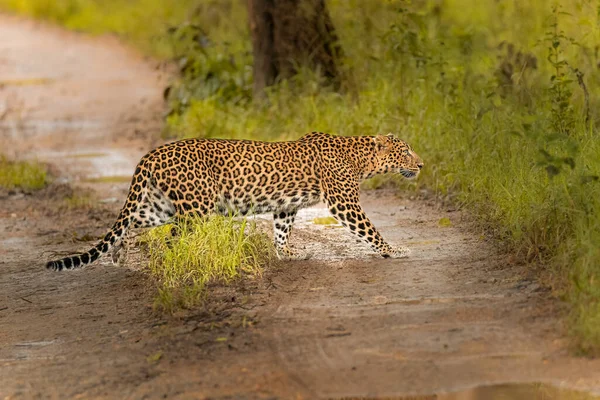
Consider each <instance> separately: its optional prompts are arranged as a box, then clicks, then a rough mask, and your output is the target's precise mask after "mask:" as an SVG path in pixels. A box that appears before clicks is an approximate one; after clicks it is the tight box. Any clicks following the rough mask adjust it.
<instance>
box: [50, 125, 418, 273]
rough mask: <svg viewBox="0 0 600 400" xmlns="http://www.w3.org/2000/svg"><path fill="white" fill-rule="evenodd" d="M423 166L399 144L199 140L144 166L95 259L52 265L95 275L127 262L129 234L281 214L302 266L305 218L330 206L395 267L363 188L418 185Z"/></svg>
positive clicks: (393, 252) (150, 158) (280, 243)
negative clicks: (298, 222) (105, 262)
mask: <svg viewBox="0 0 600 400" xmlns="http://www.w3.org/2000/svg"><path fill="white" fill-rule="evenodd" d="M422 168H423V161H422V159H421V158H420V157H419V156H418V155H417V154H416V153H415V152H414V150H413V149H412V147H411V146H410V145H409V144H408V143H406V142H405V141H404V140H402V139H399V138H397V137H396V136H395V135H393V134H391V133H390V134H387V135H382V134H377V135H365V136H338V135H332V134H328V133H323V132H311V133H308V134H306V135H304V136H302V137H301V138H299V139H297V140H293V141H280V142H262V141H252V140H235V139H216V138H195V139H185V140H179V141H175V142H171V143H167V144H164V145H161V146H159V147H157V148H155V149H154V150H151V151H150V152H148V153H147V154H146V155H145V156H143V157H142V158H141V160H140V161H139V163H138V164H137V166H136V168H135V172H134V174H133V177H132V179H131V185H130V188H129V192H128V194H127V197H126V201H125V204H124V205H123V207H122V209H121V211H120V212H119V214H118V217H117V220H116V222H115V223H114V225H113V226H112V228H111V229H110V230H109V231H108V233H106V235H105V236H104V237H103V239H101V240H100V242H99V243H98V244H96V245H95V246H94V247H93V248H92V249H90V250H89V251H87V252H85V253H82V254H78V255H74V256H70V257H66V258H62V259H59V260H55V261H49V262H48V263H47V264H46V267H47V268H48V269H50V270H54V271H62V270H72V269H76V268H80V267H84V266H87V265H89V264H91V263H93V262H95V261H96V260H98V259H99V258H100V257H101V256H102V255H104V254H106V253H109V252H110V254H111V255H112V259H113V262H115V263H116V262H118V260H119V251H120V249H121V248H122V246H123V239H124V236H125V234H126V233H127V232H128V230H131V229H134V228H152V227H157V226H161V225H165V224H169V223H174V222H175V223H176V221H180V220H181V219H182V218H183V219H185V218H186V217H190V216H201V217H208V216H209V215H211V214H225V215H226V214H229V215H231V214H232V213H235V215H241V216H243V215H248V214H264V213H272V215H273V237H274V239H273V241H274V246H275V250H276V254H277V255H278V256H279V257H280V258H282V259H294V258H295V257H298V253H297V252H296V251H293V250H292V249H291V248H290V246H289V244H288V243H289V239H290V235H291V232H292V227H293V224H294V220H295V217H296V214H297V213H298V211H299V210H300V209H303V208H306V207H310V206H312V205H315V204H317V203H319V202H324V203H325V205H326V206H327V208H328V210H329V212H330V213H331V215H332V216H333V217H334V218H335V219H336V220H337V221H338V222H339V223H341V224H342V225H343V226H345V227H346V228H347V230H349V231H350V232H351V233H352V234H354V235H356V236H357V237H358V238H360V239H362V240H363V241H365V242H366V243H368V244H369V245H370V246H371V247H372V248H373V250H374V251H375V252H378V253H379V254H380V255H381V256H383V257H385V258H388V257H392V258H403V257H407V256H408V255H409V253H410V250H409V249H408V248H406V247H399V248H396V249H395V248H392V246H391V245H389V244H388V243H387V242H386V241H385V240H384V239H383V237H382V236H381V234H380V233H379V232H378V231H377V229H376V228H375V226H374V225H373V223H372V222H371V221H370V220H369V218H368V217H367V215H366V214H365V212H364V210H363V208H362V207H361V204H360V201H359V196H360V183H361V182H362V181H363V180H365V179H368V178H371V177H373V176H375V175H380V174H387V173H396V174H400V175H401V176H403V177H404V178H407V179H413V178H415V177H416V176H417V175H418V174H419V173H420V171H421V169H422Z"/></svg>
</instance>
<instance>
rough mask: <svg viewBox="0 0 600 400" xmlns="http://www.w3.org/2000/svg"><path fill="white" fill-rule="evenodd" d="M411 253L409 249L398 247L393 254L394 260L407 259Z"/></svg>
mask: <svg viewBox="0 0 600 400" xmlns="http://www.w3.org/2000/svg"><path fill="white" fill-rule="evenodd" d="M410 253H411V250H410V249H409V248H408V247H404V246H400V247H396V248H395V249H394V252H393V253H392V258H407V257H409V256H410Z"/></svg>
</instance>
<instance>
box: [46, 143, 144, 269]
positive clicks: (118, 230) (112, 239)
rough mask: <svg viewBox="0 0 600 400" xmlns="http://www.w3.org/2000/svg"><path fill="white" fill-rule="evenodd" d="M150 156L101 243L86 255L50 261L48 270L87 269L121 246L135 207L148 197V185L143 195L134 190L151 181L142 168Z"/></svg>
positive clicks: (135, 175) (142, 162)
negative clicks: (115, 247)
mask: <svg viewBox="0 0 600 400" xmlns="http://www.w3.org/2000/svg"><path fill="white" fill-rule="evenodd" d="M150 156H151V153H149V154H147V155H146V156H144V157H143V158H142V159H141V160H140V162H139V164H138V167H137V168H136V171H135V174H134V175H133V179H132V182H131V187H130V188H129V194H128V195H127V201H126V202H125V205H123V208H122V209H121V212H120V213H119V216H118V217H117V221H116V222H115V223H114V225H113V227H112V228H111V229H110V231H108V233H107V234H106V235H105V236H104V238H103V239H102V240H101V241H100V243H98V244H97V245H96V246H94V247H92V248H91V249H90V250H88V251H86V252H85V253H81V254H78V255H74V256H71V257H65V258H62V259H60V260H55V261H50V262H48V263H47V264H46V268H48V269H51V270H54V271H62V270H64V269H74V268H81V267H85V266H86V265H88V264H91V263H93V262H94V261H96V260H97V259H98V258H100V256H102V255H103V254H105V253H108V252H109V251H110V250H111V249H112V248H113V247H114V246H121V241H122V239H123V237H124V236H125V233H126V232H127V229H128V228H129V227H130V225H131V222H132V214H133V213H135V212H136V211H137V210H136V207H135V205H137V204H139V203H141V202H143V200H144V198H145V197H146V196H147V192H148V190H147V185H144V188H143V189H141V193H139V194H138V193H136V191H134V190H132V189H133V188H134V186H135V185H139V183H140V182H141V181H143V180H150V175H149V174H146V172H145V170H143V168H142V167H144V168H146V167H147V166H148V163H149V158H150ZM143 171H144V172H143ZM138 196H139V198H138Z"/></svg>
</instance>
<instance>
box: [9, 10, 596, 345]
mask: <svg viewBox="0 0 600 400" xmlns="http://www.w3.org/2000/svg"><path fill="white" fill-rule="evenodd" d="M7 1H9V2H15V1H16V0H0V4H2V2H7ZM71 1H75V0H71ZM81 1H83V0H81ZM90 2H91V1H90ZM144 2H150V3H153V4H154V6H152V7H148V8H147V10H146V11H147V12H150V13H153V12H155V11H152V10H157V9H158V10H159V9H160V6H158V5H157V4H166V2H164V3H163V2H160V1H158V0H144V1H142V0H138V1H137V2H125V1H124V0H111V1H109V2H108V3H110V4H111V5H112V7H111V13H113V14H114V15H113V17H111V18H117V17H116V16H117V15H121V16H124V15H127V16H129V17H131V16H134V17H133V18H130V19H129V20H128V19H127V18H122V19H120V20H122V21H124V24H125V25H127V26H128V27H127V28H125V29H124V31H128V32H129V31H131V32H136V31H137V30H138V28H137V27H136V24H137V23H138V22H136V21H137V20H136V18H139V17H136V14H134V12H133V9H135V10H136V12H140V10H139V8H140V7H139V5H140V4H142V3H144ZM21 3H27V4H38V3H43V1H42V0H21ZM182 4H184V6H182V8H186V7H191V8H189V9H193V8H194V7H197V8H196V9H198V10H201V11H200V12H197V13H183V12H182V13H181V14H172V19H171V20H170V21H171V22H172V23H174V24H175V25H176V28H175V29H171V30H170V33H167V31H166V30H164V27H165V26H166V24H165V23H164V22H165V21H167V20H168V18H163V19H164V21H163V23H162V24H158V25H156V26H152V27H148V26H145V27H144V29H151V30H152V31H153V33H152V34H150V35H146V36H144V37H146V38H148V37H152V38H155V37H162V39H161V40H162V42H163V43H170V47H169V49H170V51H171V55H173V56H174V57H175V58H176V60H177V62H178V65H180V66H181V76H180V80H179V81H178V82H176V83H175V84H174V85H173V86H172V87H171V90H170V93H169V104H170V107H171V113H170V114H169V117H168V125H169V127H170V134H171V135H173V136H175V137H192V136H193V137H231V138H251V139H261V140H279V139H293V138H297V137H299V136H301V135H302V134H304V133H305V132H308V131H313V130H322V131H327V132H332V133H337V134H342V135H360V134H375V133H381V132H385V133H387V132H390V131H392V132H398V133H399V134H400V135H401V137H403V138H405V139H406V140H407V141H408V142H409V143H411V144H412V145H413V147H414V148H415V150H416V151H417V152H418V153H419V154H420V155H421V156H422V157H423V159H424V161H425V168H424V171H423V176H422V178H421V180H420V181H419V185H422V184H425V185H427V186H429V187H430V188H432V189H434V190H435V191H437V192H438V193H440V194H445V193H450V192H451V193H455V194H458V200H459V201H460V202H461V203H462V204H463V205H464V206H465V207H466V208H468V209H470V210H472V212H473V213H474V214H475V215H477V216H479V218H480V220H481V221H482V223H483V224H485V226H486V227H487V228H488V229H489V230H490V231H492V232H493V233H494V235H495V237H497V238H499V239H501V240H502V241H503V243H505V244H506V246H507V247H508V248H509V249H511V250H512V251H513V252H514V253H515V254H518V255H520V256H521V258H522V260H524V261H526V262H534V263H537V264H538V265H540V266H542V267H543V268H544V269H545V271H546V276H547V277H551V278H552V279H551V281H552V282H553V287H554V290H555V293H556V294H557V295H559V296H561V297H562V298H564V299H565V300H566V301H568V302H569V304H570V305H571V313H570V316H569V318H568V319H567V322H568V323H567V326H568V329H569V331H570V332H571V333H572V334H573V338H574V343H575V345H576V348H577V349H578V350H580V351H582V352H585V353H587V354H595V355H600V283H599V282H600V240H599V239H600V233H599V232H600V230H599V229H598V228H599V227H600V225H599V224H600V220H599V218H600V217H599V215H600V200H599V199H600V197H599V196H598V195H599V194H600V193H599V191H600V181H599V177H600V158H599V157H598V155H599V154H600V143H599V139H598V129H597V121H598V117H599V115H598V113H597V111H596V110H597V109H598V105H599V94H600V89H599V88H600V85H599V84H600V74H598V73H597V65H599V64H598V63H599V61H600V60H599V56H598V52H597V46H598V44H599V43H600V19H599V14H600V3H599V2H598V1H597V0H569V1H567V0H564V1H552V2H548V1H546V0H529V1H520V0H507V1H495V0H480V1H475V0H445V1H437V0H426V1H418V2H412V3H411V2H408V1H400V0H397V1H359V0H328V6H329V9H330V12H331V16H332V18H333V20H334V24H335V27H336V29H337V31H338V36H339V38H340V40H341V42H342V43H341V44H342V46H343V48H344V51H345V60H344V62H345V63H346V65H347V66H348V67H349V69H350V70H351V71H352V72H351V73H352V79H350V80H349V81H348V82H347V83H346V85H345V91H344V92H343V93H338V92H335V91H333V90H331V89H330V88H328V87H324V86H323V85H322V82H321V80H320V78H319V76H316V75H315V74H314V73H312V72H311V71H306V70H302V71H301V73H300V74H299V75H298V76H297V77H296V78H293V79H291V80H289V81H286V82H282V83H281V84H279V85H278V86H277V87H273V88H270V90H269V91H268V93H267V95H266V99H265V100H263V101H261V102H252V101H251V97H250V95H249V88H250V87H251V83H252V82H251V74H250V73H249V71H250V68H251V63H252V60H251V57H250V38H249V32H248V28H247V16H246V15H245V9H244V7H243V5H242V4H241V3H240V2H237V1H233V0H227V1H226V0H223V1H220V2H215V1H208V0H195V1H192V0H189V2H183V3H182ZM153 7H154V8H153ZM13 8H14V7H13ZM51 8H52V7H51ZM177 8H179V6H177ZM146 11H144V12H146ZM46 13H47V14H51V13H50V12H46ZM30 14H32V13H31V12H30ZM71 14H72V15H74V16H76V15H78V14H81V12H80V11H78V12H75V13H71ZM157 14H160V13H159V12H157ZM184 14H185V16H184ZM99 18H100V17H99ZM149 18H150V17H149ZM53 19H55V20H57V19H56V18H53ZM94 23H95V24H96V25H95V26H93V27H92V26H91V25H90V26H88V27H86V26H83V25H84V24H82V27H83V29H86V30H89V31H95V30H96V29H97V28H98V26H102V23H100V22H94ZM67 25H69V24H67ZM70 26H72V25H70ZM103 29H104V30H105V31H106V30H107V29H105V28H104V27H102V29H100V30H103ZM139 29H141V28H139ZM161 29H162V31H161ZM169 41H170V42H169ZM163 54H164V53H163ZM567 63H568V64H567ZM581 73H582V74H583V80H582V82H583V83H584V84H585V88H586V90H587V91H588V94H589V115H588V111H587V107H586V95H585V90H584V87H583V85H580V84H579V82H578V79H577V76H578V74H581ZM579 76H581V75H579Z"/></svg>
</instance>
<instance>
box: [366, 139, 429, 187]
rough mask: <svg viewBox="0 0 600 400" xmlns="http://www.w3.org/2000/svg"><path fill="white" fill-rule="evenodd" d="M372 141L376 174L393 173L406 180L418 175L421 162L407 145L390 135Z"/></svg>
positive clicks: (421, 166) (421, 165)
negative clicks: (375, 160) (376, 165)
mask: <svg viewBox="0 0 600 400" xmlns="http://www.w3.org/2000/svg"><path fill="white" fill-rule="evenodd" d="M374 139H375V150H376V152H377V156H376V158H377V164H378V167H377V171H376V173H387V172H395V173H399V174H401V175H402V176H404V177H405V178H408V179H411V178H414V177H416V176H417V175H419V172H420V171H421V168H423V160H421V157H419V155H418V154H417V153H415V152H414V151H413V149H412V148H411V147H410V145H409V144H408V143H406V142H405V141H404V140H401V139H398V138H397V137H395V136H394V135H393V134H391V133H389V134H387V135H378V136H375V138H374Z"/></svg>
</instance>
